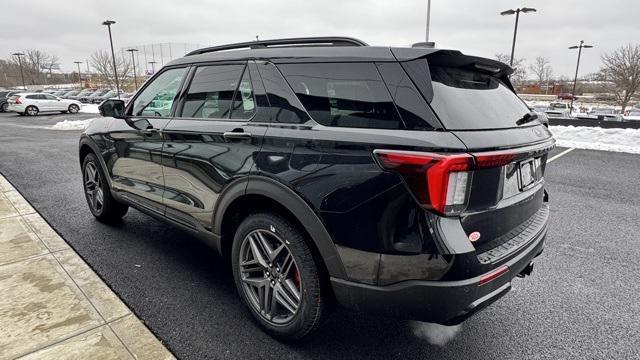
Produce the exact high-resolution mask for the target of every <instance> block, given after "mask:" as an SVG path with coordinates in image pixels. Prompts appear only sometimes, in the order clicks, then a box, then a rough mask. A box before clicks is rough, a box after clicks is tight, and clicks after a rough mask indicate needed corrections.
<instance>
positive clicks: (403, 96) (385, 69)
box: [377, 62, 442, 130]
mask: <svg viewBox="0 0 640 360" xmlns="http://www.w3.org/2000/svg"><path fill="white" fill-rule="evenodd" d="M377 65H378V71H380V75H382V78H383V79H384V82H385V83H386V84H387V87H388V88H389V92H390V93H391V97H393V100H394V101H395V103H396V107H397V108H398V111H399V112H400V117H402V121H404V124H405V125H406V126H407V128H409V129H414V130H433V129H434V128H441V127H442V126H441V125H440V124H439V122H438V119H437V118H436V116H435V115H434V114H433V112H432V111H431V109H430V108H429V106H428V105H427V102H426V101H425V100H424V98H423V97H422V95H420V93H419V92H418V89H416V87H415V86H414V85H413V83H412V82H411V80H410V79H409V76H408V75H407V74H406V73H405V72H404V70H403V69H402V66H400V64H398V63H395V62H392V63H379V64H377Z"/></svg>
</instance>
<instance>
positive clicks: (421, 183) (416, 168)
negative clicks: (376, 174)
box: [374, 150, 473, 215]
mask: <svg viewBox="0 0 640 360" xmlns="http://www.w3.org/2000/svg"><path fill="white" fill-rule="evenodd" d="M374 154H375V155H376V156H377V158H378V161H379V162H380V165H381V166H382V167H383V168H385V169H388V170H393V171H397V172H399V173H401V174H402V175H403V177H404V179H405V181H406V182H407V185H409V188H410V189H411V190H412V192H413V193H414V195H415V196H416V198H417V199H418V201H419V202H420V203H421V204H422V205H423V206H425V207H427V208H430V209H432V210H435V211H437V212H439V213H440V214H443V215H451V214H453V213H456V212H459V211H461V210H464V207H465V204H466V200H467V196H468V188H469V185H470V183H471V173H470V172H469V170H471V169H472V168H473V157H472V156H471V155H469V154H452V155H447V154H434V153H423V152H414V151H399V150H375V151H374Z"/></svg>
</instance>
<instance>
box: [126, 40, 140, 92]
mask: <svg viewBox="0 0 640 360" xmlns="http://www.w3.org/2000/svg"><path fill="white" fill-rule="evenodd" d="M127 51H128V52H130V53H131V61H132V63H133V83H134V84H135V85H136V91H138V77H137V75H136V58H135V57H134V56H133V53H134V52H135V51H138V49H127Z"/></svg>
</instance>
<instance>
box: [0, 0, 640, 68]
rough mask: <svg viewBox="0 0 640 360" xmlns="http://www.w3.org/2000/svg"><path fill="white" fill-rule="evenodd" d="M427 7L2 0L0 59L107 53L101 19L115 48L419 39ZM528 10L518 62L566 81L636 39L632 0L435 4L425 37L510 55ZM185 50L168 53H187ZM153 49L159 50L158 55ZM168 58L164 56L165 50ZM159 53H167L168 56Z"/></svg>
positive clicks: (329, 0) (340, 1) (638, 21)
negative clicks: (546, 67) (544, 61)
mask: <svg viewBox="0 0 640 360" xmlns="http://www.w3.org/2000/svg"><path fill="white" fill-rule="evenodd" d="M426 3H427V1H426V0H411V1H409V0H382V1H378V0H375V1H374V0H370V1H353V0H322V1H312V0H303V1H300V0H269V1H249V0H245V1H242V0H236V1H214V0H182V1H168V0H155V1H135V0H127V1H123V0H107V1H87V0H57V1H56V0H49V1H44V0H40V1H39V0H20V1H17V2H16V1H9V0H4V1H3V4H2V5H1V6H0V8H1V9H2V10H1V11H0V57H2V58H6V57H8V55H9V54H10V53H12V52H14V51H20V50H24V49H27V48H37V49H41V50H44V51H46V52H48V53H51V54H55V55H57V56H58V57H59V58H60V60H61V65H62V68H63V69H66V70H71V69H75V65H74V64H73V61H76V60H80V61H83V60H85V59H87V58H89V56H90V54H91V53H92V52H94V51H96V50H100V49H105V50H106V49H108V46H109V43H108V36H107V29H106V27H104V26H101V25H100V24H101V22H102V21H103V20H105V19H113V20H115V21H117V24H116V25H114V26H113V36H114V46H115V47H116V50H117V49H120V48H123V47H126V46H132V45H142V44H152V43H169V42H173V43H177V44H183V43H189V44H206V45H216V44H224V43H230V42H238V41H249V40H253V39H255V35H259V36H260V39H270V38H278V37H298V36H322V35H345V36H352V37H357V38H360V39H362V40H364V41H366V42H368V43H369V44H372V45H393V46H406V45H409V44H412V43H415V42H418V41H424V37H425V19H426ZM525 6H526V7H534V8H537V9H538V12H537V13H529V14H524V15H522V16H521V17H520V25H519V30H518V40H517V44H516V57H523V58H525V59H526V60H527V62H528V63H530V62H532V61H533V59H534V58H535V57H536V56H545V57H548V58H549V59H550V60H551V64H552V66H553V69H554V73H555V74H557V75H566V76H571V77H572V76H573V72H574V71H575V61H576V56H577V54H576V50H567V47H568V46H570V45H574V44H577V43H578V42H579V41H580V40H581V39H583V40H585V42H586V43H588V44H592V45H594V46H595V48H594V49H588V50H585V52H584V56H583V60H582V65H581V70H580V73H581V74H587V73H590V72H595V71H597V70H598V68H599V64H600V55H601V54H602V53H603V52H609V51H611V50H613V49H615V48H616V47H619V46H622V45H625V44H628V43H639V42H640V1H638V0H607V1H602V0H600V1H597V0H530V1H520V0H482V1H480V0H432V9H431V36H430V37H431V40H432V41H435V42H436V45H437V47H439V48H452V49H459V50H461V51H462V52H464V53H466V54H473V55H480V56H486V57H494V56H495V54H496V53H509V52H510V51H511V40H512V36H513V26H514V21H515V16H500V15H499V12H500V11H502V10H507V9H510V8H516V7H525ZM181 47H182V45H179V46H177V47H174V48H172V55H173V57H176V55H177V53H179V52H182V53H184V48H183V47H182V50H180V48H181ZM156 51H157V49H156ZM165 52H167V50H166V49H165ZM165 56H166V54H165Z"/></svg>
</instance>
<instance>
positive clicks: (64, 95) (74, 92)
mask: <svg viewBox="0 0 640 360" xmlns="http://www.w3.org/2000/svg"><path fill="white" fill-rule="evenodd" d="M80 91H81V90H71V91H65V92H63V93H62V95H58V96H59V97H61V98H63V99H71V97H72V96H75V95H78V94H79V93H80ZM72 100H73V99H72Z"/></svg>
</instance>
